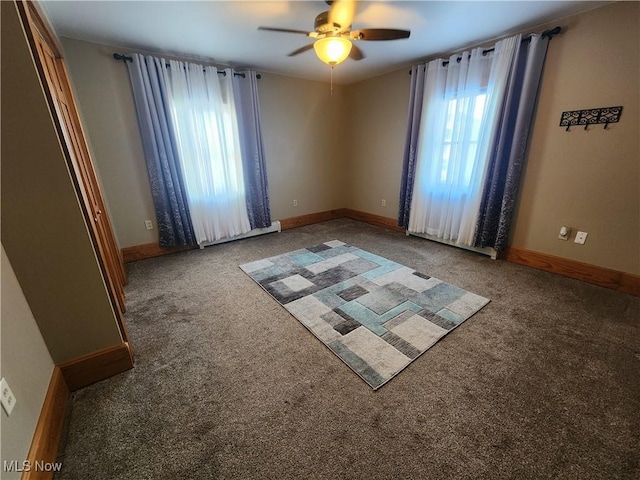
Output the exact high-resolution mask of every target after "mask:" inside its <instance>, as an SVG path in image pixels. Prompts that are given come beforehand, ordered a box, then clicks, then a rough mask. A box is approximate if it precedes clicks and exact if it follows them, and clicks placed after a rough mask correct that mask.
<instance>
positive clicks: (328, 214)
mask: <svg viewBox="0 0 640 480" xmlns="http://www.w3.org/2000/svg"><path fill="white" fill-rule="evenodd" d="M344 212H345V209H344V208H338V209H336V210H327V211H324V212H317V213H309V214H308V215H300V216H299V217H290V218H284V219H282V220H280V228H281V229H282V230H288V229H290V228H298V227H304V226H305V225H312V224H314V223H321V222H328V221H329V220H335V219H337V218H343V217H344V216H345V213H344Z"/></svg>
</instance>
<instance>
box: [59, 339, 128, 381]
mask: <svg viewBox="0 0 640 480" xmlns="http://www.w3.org/2000/svg"><path fill="white" fill-rule="evenodd" d="M58 366H59V367H60V370H61V372H62V376H63V377H64V380H65V381H66V383H67V386H68V387H69V390H70V391H72V392H73V391H75V390H78V389H80V388H83V387H86V386H88V385H91V384H92V383H96V382H99V381H100V380H104V379H105V378H109V377H112V376H114V375H117V374H118V373H122V372H125V371H127V370H130V369H131V368H133V352H132V351H131V348H130V347H129V344H128V343H126V342H125V343H120V344H118V345H114V346H112V347H107V348H105V349H102V350H98V351H97V352H93V353H89V354H87V355H83V356H82V357H78V358H74V359H72V360H69V361H68V362H65V363H61V364H60V365H58Z"/></svg>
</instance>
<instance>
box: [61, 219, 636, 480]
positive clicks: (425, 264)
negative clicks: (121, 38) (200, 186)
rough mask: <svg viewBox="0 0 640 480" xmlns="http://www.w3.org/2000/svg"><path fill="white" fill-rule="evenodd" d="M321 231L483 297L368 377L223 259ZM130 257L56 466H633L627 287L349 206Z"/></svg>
mask: <svg viewBox="0 0 640 480" xmlns="http://www.w3.org/2000/svg"><path fill="white" fill-rule="evenodd" d="M334 238H339V239H341V240H342V241H344V242H347V243H349V244H351V245H357V246H358V247H359V248H362V249H365V250H367V251H369V252H372V253H375V254H377V255H381V256H384V257H386V258H388V259H390V260H392V261H396V262H399V263H402V264H404V265H407V266H409V267H410V268H413V269H416V270H418V271H420V272H424V273H426V274H428V275H432V276H435V277H437V278H439V279H441V280H443V281H445V282H448V283H451V284H453V285H456V286H458V287H460V288H463V289H466V290H469V291H473V292H474V293H477V294H478V295H482V296H484V297H487V298H490V299H491V303H489V304H488V305H487V306H486V307H484V308H483V309H482V310H481V311H480V312H478V313H477V314H476V315H475V316H474V317H473V321H468V322H465V323H464V324H462V325H461V326H460V327H459V328H457V329H456V330H455V331H453V332H451V333H450V334H449V335H447V336H446V337H445V338H444V339H443V340H442V341H440V342H439V343H438V344H436V345H435V346H434V347H432V348H431V349H430V350H429V351H428V352H426V353H425V354H424V355H423V356H421V357H420V358H419V359H418V360H417V361H415V362H413V363H412V364H411V365H409V366H408V367H407V368H406V370H404V371H403V373H402V375H399V376H397V377H396V378H394V379H393V380H392V381H391V382H389V384H387V385H386V386H385V387H384V388H382V389H380V390H378V391H373V390H372V389H371V388H370V387H369V386H368V385H366V384H365V383H364V382H362V381H361V380H360V379H359V378H358V377H357V376H355V375H354V374H353V373H352V372H351V370H350V369H349V368H348V367H347V366H346V365H344V364H343V363H342V362H340V361H337V359H336V357H335V356H334V355H333V353H332V352H331V351H330V350H329V349H327V347H325V346H324V345H323V344H322V343H321V342H318V341H317V340H316V339H315V338H314V337H313V335H312V334H311V333H309V331H307V330H306V329H305V327H304V326H303V325H301V324H300V323H299V322H298V321H297V320H296V319H295V318H293V317H292V316H291V315H290V314H289V312H287V311H286V310H285V309H284V308H282V306H280V305H279V304H278V303H277V302H276V301H274V300H273V299H271V298H269V297H268V296H267V295H265V294H264V292H263V291H262V290H261V289H260V288H259V287H257V285H256V284H255V283H254V281H253V280H252V279H251V278H249V277H248V276H247V275H245V274H244V273H243V272H242V271H241V270H240V268H238V265H240V264H242V263H246V262H250V261H252V260H258V259H261V258H265V257H269V256H273V255H278V254H280V253H284V252H287V251H291V250H294V249H297V248H304V247H306V246H309V245H315V244H318V243H321V242H324V241H327V240H330V239H334ZM128 271H129V285H128V286H127V290H126V294H127V305H128V312H127V314H126V318H127V322H128V328H129V334H130V337H131V340H132V343H133V347H134V350H135V355H136V366H135V368H134V369H133V370H131V371H129V372H126V373H123V374H121V375H118V376H116V377H113V378H111V379H109V380H106V381H103V382H100V383H98V384H96V385H93V386H90V387H87V388H85V389H83V390H80V391H78V392H76V393H74V394H73V397H72V401H71V405H70V408H69V412H70V413H69V418H68V425H67V438H66V447H65V449H64V451H63V452H61V459H62V461H63V462H64V467H63V470H62V472H61V473H60V474H58V475H57V476H56V478H58V479H60V480H63V479H83V480H85V479H100V480H109V479H127V480H135V479H241V480H245V479H278V480H283V479H367V480H371V479H399V478H402V479H467V478H468V479H538V478H540V479H547V478H553V479H581V480H582V479H622V478H625V479H626V478H628V479H632V478H633V479H635V478H640V463H639V458H640V375H639V373H638V372H639V371H640V298H637V297H632V296H630V295H626V294H621V293H617V292H614V291H612V290H607V289H604V288H600V287H596V286H593V285H589V284H586V283H581V282H578V281H575V280H571V279H567V278H563V277H560V276H556V275H552V274H549V273H546V272H541V271H537V270H533V269H530V268H527V267H522V266H519V265H515V264H511V263H507V262H504V261H492V260H491V259H489V258H488V257H485V256H481V255H478V254H474V253H471V252H467V251H463V250H458V249H455V248H451V247H447V246H444V245H439V244H435V243H432V242H429V241H426V240H423V239H419V238H413V237H406V236H405V235H404V234H402V233H397V232H393V231H388V230H384V229H380V228H376V227H373V226H370V225H366V224H363V223H359V222H355V221H351V220H346V219H343V220H335V221H332V222H326V223H322V224H317V225H311V226H307V227H302V228H298V229H294V230H288V231H285V232H282V233H277V234H270V235H265V236H262V237H256V238H251V239H247V240H242V241H238V242H232V243H227V244H222V245H218V246H214V247H209V248H206V249H205V250H203V251H200V250H195V251H189V252H184V253H180V254H175V255H171V256H167V257H162V258H156V259H150V260H145V261H141V262H137V263H134V264H129V265H128Z"/></svg>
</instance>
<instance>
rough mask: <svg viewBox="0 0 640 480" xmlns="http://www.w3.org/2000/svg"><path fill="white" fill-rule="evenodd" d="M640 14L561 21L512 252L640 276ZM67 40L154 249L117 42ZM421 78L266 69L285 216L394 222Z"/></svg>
mask: <svg viewBox="0 0 640 480" xmlns="http://www.w3.org/2000/svg"><path fill="white" fill-rule="evenodd" d="M639 8H640V5H639V4H638V2H617V3H615V4H612V5H609V6H606V7H603V8H600V9H596V10H593V11H590V12H587V13H585V14H581V15H578V16H575V17H572V18H569V19H566V20H565V21H561V22H555V23H554V24H553V26H555V25H556V24H561V25H562V26H563V27H564V29H565V33H563V34H562V35H560V36H558V37H556V38H555V39H554V40H553V41H552V42H551V44H550V47H549V54H548V59H547V65H546V70H545V75H544V79H543V85H542V90H541V95H540V103H539V108H538V113H537V117H536V123H535V129H534V132H533V135H532V145H531V151H530V154H529V158H528V162H527V165H526V166H525V179H524V182H523V186H522V198H521V202H520V204H519V207H518V209H517V212H516V216H515V220H514V233H513V235H512V237H513V238H512V243H513V245H514V246H516V247H519V248H525V249H529V250H534V251H538V252H543V253H548V254H552V255H557V256H560V257H565V258H569V259H573V260H578V261H581V262H585V263H589V264H593V265H598V266H602V267H608V268H612V269H616V270H621V271H625V272H630V273H640V258H639V256H640V198H639V195H640V179H639V175H640V173H639V168H640V167H639V165H640V153H639V142H638V138H637V137H638V131H639V130H640V129H639V121H638V107H639V103H640V102H639V99H638V92H639V90H640V88H639V85H638V72H639V66H638V58H639V52H638V45H639V40H638V27H639V25H638V18H639V13H638V9H639ZM542 29H543V28H542V27H541V30H542ZM63 45H64V48H65V53H66V54H67V60H68V62H69V64H70V66H71V73H72V77H73V79H74V83H75V85H76V87H77V90H78V96H79V100H80V105H81V110H82V113H83V115H84V117H85V120H86V123H87V127H88V129H89V135H90V136H91V142H92V145H93V147H94V151H95V156H96V161H97V164H98V170H99V171H100V175H101V177H102V179H103V182H104V185H105V190H106V197H107V200H108V202H109V206H110V209H111V210H112V212H113V216H114V218H113V221H114V223H115V224H116V231H117V234H118V238H119V241H120V243H121V246H130V245H135V244H140V243H147V242H150V241H155V240H156V238H157V237H156V233H155V230H154V231H153V232H151V233H149V232H146V231H145V230H144V227H143V221H144V220H145V219H146V218H153V216H152V211H153V210H152V207H151V200H150V193H149V187H148V182H147V180H146V176H145V175H146V173H145V172H144V163H143V160H142V156H141V155H142V154H141V147H140V145H139V143H140V141H139V139H138V138H136V137H135V135H133V133H132V132H133V131H134V129H133V127H132V125H135V114H134V113H133V109H132V108H131V104H130V102H131V99H130V96H131V94H130V89H129V85H128V79H127V77H126V72H125V68H124V66H123V65H121V64H120V63H118V62H115V61H114V60H113V59H112V58H111V54H112V53H113V51H114V49H113V48H112V47H105V46H101V45H96V44H91V43H87V42H80V41H77V40H70V39H63ZM409 84H410V77H409V75H408V69H402V70H399V71H397V72H393V73H390V74H387V75H383V76H380V77H377V78H373V79H370V80H366V81H363V82H360V83H357V84H353V85H349V86H346V87H340V86H338V87H335V91H334V95H333V96H331V95H330V94H329V93H330V92H329V86H328V85H327V84H323V83H317V82H310V81H307V80H298V79H293V78H287V77H282V76H278V75H272V74H263V78H262V80H260V82H259V85H260V87H259V88H260V96H261V105H262V119H263V128H264V140H265V150H266V156H267V170H268V175H269V185H270V195H271V205H272V214H273V218H274V219H278V218H286V217H290V216H297V215H303V214H306V213H312V212H318V211H323V210H327V209H331V208H339V207H348V208H352V209H356V210H361V211H365V212H369V213H374V214H377V215H382V216H386V217H390V218H396V216H397V212H398V196H399V188H400V175H401V172H402V153H403V149H404V141H405V129H406V122H407V106H408V97H409ZM125 103H127V105H124V104H125ZM110 104H113V105H112V106H110ZM612 105H623V106H624V112H623V115H622V121H621V122H620V123H619V124H616V125H612V126H611V127H609V129H608V130H606V131H604V130H602V127H594V128H592V129H591V130H590V131H588V132H584V131H582V130H579V129H576V130H574V131H571V132H569V133H567V132H565V131H564V129H562V128H560V127H558V122H559V118H560V114H561V112H562V111H564V110H572V109H580V108H589V107H599V106H612ZM123 125H124V126H126V127H125V130H126V131H127V135H123V134H122V129H123V127H122V126H123ZM118 145H120V146H118ZM116 146H118V147H117V149H119V151H118V152H114V149H116ZM123 177H124V178H123ZM293 199H297V200H298V202H299V206H298V207H295V208H294V207H293V205H292V201H293ZM382 199H385V200H386V207H382V205H381V201H382ZM116 203H119V204H118V205H116ZM125 210H126V214H125V213H124V212H125ZM119 212H123V213H119ZM562 225H567V226H570V227H572V228H573V234H575V231H576V230H578V229H580V230H583V231H586V232H588V233H589V237H588V239H587V242H586V244H585V245H582V246H580V245H577V244H575V243H574V242H573V234H572V238H571V240H570V241H568V242H563V241H561V240H558V239H557V235H558V231H559V230H560V227H561V226H562Z"/></svg>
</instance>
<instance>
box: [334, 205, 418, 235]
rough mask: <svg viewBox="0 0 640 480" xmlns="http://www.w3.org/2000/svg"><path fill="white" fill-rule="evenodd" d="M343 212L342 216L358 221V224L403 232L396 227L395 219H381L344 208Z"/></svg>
mask: <svg viewBox="0 0 640 480" xmlns="http://www.w3.org/2000/svg"><path fill="white" fill-rule="evenodd" d="M344 211H345V213H344V216H345V217H347V218H350V219H352V220H358V221H359V222H364V223H368V224H370V225H375V226H377V227H382V228H389V229H391V230H395V231H397V232H404V231H405V228H403V227H399V226H398V221H397V220H396V219H395V218H389V217H383V216H381V215H375V214H373V213H367V212H361V211H359V210H351V209H350V208H345V209H344Z"/></svg>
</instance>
